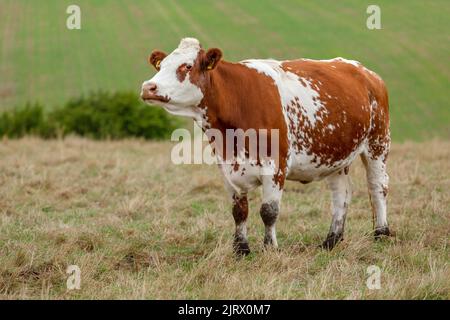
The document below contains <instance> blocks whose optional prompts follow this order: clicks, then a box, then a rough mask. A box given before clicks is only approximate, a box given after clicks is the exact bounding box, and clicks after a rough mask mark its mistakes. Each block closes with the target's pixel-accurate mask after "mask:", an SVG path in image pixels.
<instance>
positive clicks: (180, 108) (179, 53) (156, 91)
mask: <svg viewBox="0 0 450 320" xmlns="http://www.w3.org/2000/svg"><path fill="white" fill-rule="evenodd" d="M221 57H222V52H221V51H220V50H219V49H216V48H213V49H209V50H208V51H207V52H205V51H204V50H203V49H202V48H201V45H200V43H199V41H198V40H197V39H194V38H184V39H182V40H181V42H180V44H179V46H178V48H176V49H175V50H174V51H173V52H172V53H171V54H169V55H166V54H165V53H164V52H161V51H158V50H155V51H153V52H152V54H151V55H150V57H149V62H150V64H152V65H153V66H154V67H155V69H156V70H157V71H158V72H157V73H156V74H155V76H154V77H153V78H151V79H150V80H147V81H145V82H144V83H143V84H142V91H141V98H142V99H143V100H144V101H145V102H147V103H149V104H154V105H160V106H162V107H164V108H165V109H166V110H167V111H169V112H170V113H173V114H177V115H184V116H194V114H193V113H196V111H195V109H196V107H197V106H198V105H199V104H200V102H201V100H202V99H203V95H204V92H205V89H206V85H207V83H208V77H209V75H208V73H209V72H210V71H211V70H213V69H214V68H215V67H216V65H217V63H218V62H219V60H220V59H221Z"/></svg>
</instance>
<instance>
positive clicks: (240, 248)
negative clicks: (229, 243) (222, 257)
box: [233, 242, 250, 256]
mask: <svg viewBox="0 0 450 320" xmlns="http://www.w3.org/2000/svg"><path fill="white" fill-rule="evenodd" d="M233 249H234V253H235V254H236V255H237V256H247V255H249V254H250V247H249V246H248V242H236V243H234V245H233Z"/></svg>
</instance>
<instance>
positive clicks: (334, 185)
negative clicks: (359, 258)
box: [322, 168, 351, 250]
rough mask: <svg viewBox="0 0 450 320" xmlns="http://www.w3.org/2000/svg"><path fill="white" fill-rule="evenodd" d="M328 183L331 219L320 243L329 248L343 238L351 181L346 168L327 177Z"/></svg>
mask: <svg viewBox="0 0 450 320" xmlns="http://www.w3.org/2000/svg"><path fill="white" fill-rule="evenodd" d="M328 185H329V187H330V189H331V196H332V201H331V204H332V213H333V219H332V222H331V227H330V231H329V232H328V235H327V238H326V239H325V241H324V242H323V243H322V247H323V248H325V249H329V250H331V249H333V248H334V246H335V245H336V244H337V243H338V242H340V241H342V240H343V236H344V225H345V218H346V215H347V208H348V205H349V203H350V200H351V183H350V177H349V176H348V168H346V169H344V170H341V171H339V172H338V173H335V174H333V175H332V176H330V177H328Z"/></svg>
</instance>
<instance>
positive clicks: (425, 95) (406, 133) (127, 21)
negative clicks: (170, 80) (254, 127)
mask: <svg viewBox="0 0 450 320" xmlns="http://www.w3.org/2000/svg"><path fill="white" fill-rule="evenodd" d="M76 3H77V4H78V5H79V6H80V8H81V12H82V18H81V21H82V24H81V30H72V31H70V30H68V29H67V28H66V25H65V24H66V19H67V16H68V15H67V14H66V8H67V6H68V5H69V4H71V2H68V1H57V2H56V1H50V0H42V1H24V0H21V1H16V0H2V1H1V2H0V110H2V109H3V110H5V109H7V108H13V107H15V106H17V105H22V104H24V103H25V102H27V101H32V102H34V101H40V102H42V103H44V104H45V105H47V106H48V107H49V108H52V107H55V106H58V105H59V104H61V103H63V102H65V101H66V100H67V99H68V98H70V97H72V96H78V95H79V94H82V93H87V92H89V91H92V90H96V89H103V90H135V91H136V92H138V90H139V87H140V85H141V83H142V81H143V80H144V79H148V78H149V77H150V75H151V74H153V72H154V71H153V70H152V69H151V68H150V67H149V66H148V65H147V63H146V58H147V56H148V54H149V53H150V51H151V50H152V49H154V48H159V49H163V50H166V51H171V50H173V49H174V48H175V47H176V46H177V44H178V42H179V40H180V38H182V37H185V36H194V37H197V38H198V39H200V41H201V42H202V43H203V45H204V47H214V46H217V47H220V48H221V49H222V50H223V52H224V55H225V56H224V58H225V59H227V60H230V61H239V60H241V59H245V58H269V57H272V58H277V59H292V58H299V57H308V58H314V59H328V58H333V57H336V56H342V57H346V58H348V59H355V60H359V61H361V62H362V63H363V64H364V65H366V66H367V67H369V68H371V69H373V70H374V71H376V72H377V73H379V74H380V75H381V76H382V77H383V78H384V80H385V81H386V83H387V87H388V88H389V91H390V99H391V115H392V135H393V138H394V140H396V141H404V140H408V139H413V140H417V139H421V140H426V139H428V138H430V137H434V136H439V137H444V138H448V137H449V134H450V132H449V129H448V119H449V118H450V111H449V110H450V109H449V108H448V102H449V99H448V88H449V85H450V81H449V79H450V68H449V64H448V57H449V53H450V45H449V43H450V42H449V40H450V39H449V33H448V30H449V28H448V16H449V14H450V6H449V4H448V1H444V0H437V1H432V2H423V1H419V0H413V1H395V2H393V1H387V0H382V1H381V0H380V1H377V5H379V6H380V8H381V23H382V29H381V30H368V29H367V28H366V19H367V17H368V14H367V13H366V8H367V6H368V4H369V3H365V2H361V1H357V0H346V1H339V2H337V1H330V0H326V1H314V2H311V1H296V0H284V1H259V0H246V1H223V0H218V1H205V0H200V1H197V0H195V1H194V0H188V1H175V0H168V1H158V0H133V1H102V0H79V1H77V2H76Z"/></svg>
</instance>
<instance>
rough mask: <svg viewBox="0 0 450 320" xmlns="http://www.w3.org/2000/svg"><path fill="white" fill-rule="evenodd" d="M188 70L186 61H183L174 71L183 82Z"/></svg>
mask: <svg viewBox="0 0 450 320" xmlns="http://www.w3.org/2000/svg"><path fill="white" fill-rule="evenodd" d="M188 72H189V70H188V68H187V63H183V64H182V65H180V66H179V67H178V68H177V71H176V73H177V79H178V81H180V82H183V81H184V79H186V75H187V74H188Z"/></svg>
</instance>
